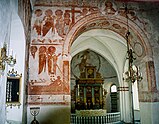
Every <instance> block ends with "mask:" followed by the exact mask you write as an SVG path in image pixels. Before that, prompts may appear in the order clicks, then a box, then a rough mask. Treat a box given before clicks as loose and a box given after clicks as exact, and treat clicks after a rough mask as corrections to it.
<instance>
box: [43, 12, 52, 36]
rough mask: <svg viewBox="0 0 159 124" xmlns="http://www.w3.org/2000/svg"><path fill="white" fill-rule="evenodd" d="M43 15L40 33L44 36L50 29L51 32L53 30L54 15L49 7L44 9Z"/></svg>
mask: <svg viewBox="0 0 159 124" xmlns="http://www.w3.org/2000/svg"><path fill="white" fill-rule="evenodd" d="M45 15H46V16H45V17H44V19H43V27H42V33H43V36H45V35H46V34H47V33H48V32H49V31H50V29H51V31H52V32H54V18H55V17H54V16H53V12H52V10H51V9H48V10H46V11H45Z"/></svg>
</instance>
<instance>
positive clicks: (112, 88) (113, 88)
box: [110, 84, 117, 93]
mask: <svg viewBox="0 0 159 124" xmlns="http://www.w3.org/2000/svg"><path fill="white" fill-rule="evenodd" d="M110 92H111V93H115V92H117V87H116V85H115V84H113V85H112V86H111V88H110Z"/></svg>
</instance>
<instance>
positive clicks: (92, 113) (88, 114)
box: [76, 109, 106, 117]
mask: <svg viewBox="0 0 159 124" xmlns="http://www.w3.org/2000/svg"><path fill="white" fill-rule="evenodd" d="M104 115H106V110H104V109H98V110H76V116H77V117H91V116H104Z"/></svg>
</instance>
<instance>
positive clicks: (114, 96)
mask: <svg viewBox="0 0 159 124" xmlns="http://www.w3.org/2000/svg"><path fill="white" fill-rule="evenodd" d="M110 92H111V93H110V97H111V112H117V111H118V94H117V86H116V85H115V84H113V85H112V86H111V87H110Z"/></svg>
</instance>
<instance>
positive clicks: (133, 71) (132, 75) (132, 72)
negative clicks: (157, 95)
mask: <svg viewBox="0 0 159 124" xmlns="http://www.w3.org/2000/svg"><path fill="white" fill-rule="evenodd" d="M125 11H126V18H127V29H128V31H127V33H126V42H127V59H128V64H129V65H128V71H126V72H125V76H124V80H125V81H126V82H131V83H134V82H135V81H138V82H139V81H141V80H142V74H141V73H140V72H139V67H137V66H136V65H134V63H133V62H134V60H135V59H136V58H135V57H134V55H133V54H134V52H133V50H132V48H130V46H129V35H130V31H129V23H128V19H129V18H128V15H127V13H128V10H127V6H126V7H125Z"/></svg>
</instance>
